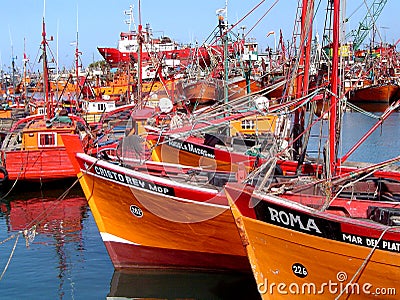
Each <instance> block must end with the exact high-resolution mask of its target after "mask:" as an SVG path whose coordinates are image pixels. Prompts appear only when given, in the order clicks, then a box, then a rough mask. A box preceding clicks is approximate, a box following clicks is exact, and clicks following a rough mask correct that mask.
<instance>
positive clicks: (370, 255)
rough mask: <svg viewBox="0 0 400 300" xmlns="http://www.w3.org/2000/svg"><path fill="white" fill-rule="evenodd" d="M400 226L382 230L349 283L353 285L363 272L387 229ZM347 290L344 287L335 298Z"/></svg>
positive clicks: (388, 228)
mask: <svg viewBox="0 0 400 300" xmlns="http://www.w3.org/2000/svg"><path fill="white" fill-rule="evenodd" d="M399 228H400V226H394V227H386V228H385V230H384V231H382V233H381V235H380V237H379V239H378V241H377V242H376V243H375V245H374V247H372V249H371V251H370V252H369V253H368V255H367V257H366V258H365V259H364V261H363V263H362V264H361V266H360V267H359V268H358V269H357V271H356V272H355V273H354V275H353V277H352V278H351V279H350V282H349V283H348V285H350V286H351V284H352V283H353V281H354V279H355V278H356V277H357V276H358V275H359V274H360V273H361V272H362V270H363V269H364V268H365V266H366V265H367V263H368V262H369V260H370V258H371V257H372V254H374V252H375V250H376V248H377V247H378V244H379V242H380V241H381V240H382V238H383V236H384V235H385V234H386V232H387V231H389V230H392V229H399ZM345 291H346V289H342V291H341V292H340V294H339V295H338V296H337V297H336V298H335V300H337V299H339V298H340V297H341V296H342V295H343V293H344V292H345Z"/></svg>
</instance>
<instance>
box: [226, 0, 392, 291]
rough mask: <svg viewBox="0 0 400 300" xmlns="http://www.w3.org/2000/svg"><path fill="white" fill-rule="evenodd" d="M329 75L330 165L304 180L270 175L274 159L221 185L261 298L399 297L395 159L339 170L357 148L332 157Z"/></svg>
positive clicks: (333, 109) (334, 80) (333, 104)
mask: <svg viewBox="0 0 400 300" xmlns="http://www.w3.org/2000/svg"><path fill="white" fill-rule="evenodd" d="M339 7H340V1H339V0H334V1H333V2H332V8H333V13H334V16H333V19H334V27H333V41H334V45H333V53H337V51H338V48H339V47H338V45H339V43H338V40H339ZM304 9H306V7H303V10H304ZM310 15H312V14H310ZM331 72H332V76H331V86H330V88H331V89H332V90H331V95H332V96H331V98H330V111H329V117H330V119H329V121H330V126H331V128H330V131H329V139H328V143H327V145H328V146H327V147H326V148H328V149H329V151H328V155H327V156H328V157H327V161H326V162H321V163H320V165H319V164H317V165H314V167H317V169H314V170H313V168H310V169H309V170H307V172H306V173H302V172H294V173H290V174H289V173H286V174H283V175H282V174H281V175H274V172H272V171H273V170H274V169H275V168H276V166H275V163H276V162H277V157H273V156H272V154H271V157H269V158H268V160H267V163H265V164H263V165H262V167H261V168H260V169H261V170H264V171H263V172H261V171H259V172H258V174H259V177H258V178H257V179H256V180H254V181H252V182H249V181H246V182H244V183H230V182H228V183H227V184H226V185H225V193H226V195H227V197H228V200H229V203H230V206H231V211H232V214H233V216H234V219H235V222H236V224H237V227H238V230H239V232H240V234H241V238H242V243H243V246H244V247H245V249H246V252H247V255H248V257H249V261H250V264H251V266H252V271H253V275H254V278H255V279H256V282H257V287H258V291H259V293H260V295H261V297H262V298H263V299H287V298H288V297H289V298H293V299H309V298H311V297H312V296H316V297H317V298H320V299H333V298H335V299H339V298H341V297H344V298H346V299H359V298H362V299H365V298H371V299H372V298H376V297H377V295H379V293H380V292H382V293H384V294H385V295H384V298H385V299H396V298H397V297H398V296H397V295H396V289H398V287H399V282H398V278H399V277H400V227H399V225H400V208H399V207H400V171H399V169H398V167H396V166H393V165H394V164H396V163H398V162H399V161H400V156H398V157H395V158H393V159H390V160H387V161H384V162H381V163H378V164H364V165H362V164H361V163H358V164H357V167H353V168H352V169H350V168H348V167H344V165H343V163H344V162H345V160H346V159H347V158H348V156H349V155H350V153H352V151H354V149H355V148H354V147H353V148H352V149H351V150H350V151H349V153H347V154H346V155H344V156H343V157H342V158H340V159H338V158H337V151H336V146H337V144H336V139H337V137H338V130H337V128H336V125H337V123H336V122H337V110H338V109H337V106H339V105H340V104H341V103H340V101H338V99H341V97H340V95H339V96H338V97H337V98H336V94H337V91H338V86H337V85H338V57H337V56H334V57H333V60H332V70H331ZM399 105H400V102H397V104H396V106H393V107H390V108H388V110H387V112H389V111H393V108H395V107H399ZM387 112H385V113H384V114H383V115H382V116H383V117H384V118H385V117H386V116H387ZM378 126H379V123H377V124H376V126H374V127H373V129H375V128H377V127H378ZM371 132H372V131H371V130H370V131H369V132H368V134H370V133H371ZM368 134H367V135H365V136H364V137H363V138H362V139H361V140H360V142H359V143H357V144H356V146H359V145H360V143H361V142H363V141H364V140H365V138H366V137H367V136H368ZM318 165H319V167H318ZM322 168H325V172H322ZM318 169H319V170H318ZM263 173H264V174H265V175H262V174H263Z"/></svg>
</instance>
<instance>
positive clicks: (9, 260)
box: [0, 231, 21, 281]
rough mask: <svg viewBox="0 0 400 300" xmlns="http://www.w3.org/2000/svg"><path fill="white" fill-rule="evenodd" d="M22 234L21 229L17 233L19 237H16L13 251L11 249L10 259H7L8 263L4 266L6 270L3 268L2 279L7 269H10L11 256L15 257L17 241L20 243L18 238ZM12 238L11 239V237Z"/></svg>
mask: <svg viewBox="0 0 400 300" xmlns="http://www.w3.org/2000/svg"><path fill="white" fill-rule="evenodd" d="M20 234H21V231H20V232H19V233H18V234H17V236H16V237H17V238H16V239H15V243H14V246H13V249H12V251H11V254H10V257H9V258H8V261H7V263H6V265H5V267H4V270H3V272H2V273H1V275H0V281H1V280H2V279H3V276H4V274H5V273H6V271H7V269H8V266H9V265H10V262H11V258H12V257H13V255H14V253H15V248H16V247H17V243H18V239H19V236H20ZM13 237H14V236H12V237H11V238H13ZM11 238H10V239H11Z"/></svg>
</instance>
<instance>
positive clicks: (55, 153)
mask: <svg viewBox="0 0 400 300" xmlns="http://www.w3.org/2000/svg"><path fill="white" fill-rule="evenodd" d="M45 32H46V31H45V22H44V18H43V34H42V36H43V41H42V47H43V54H42V59H43V74H44V76H43V77H44V81H45V84H44V86H45V87H46V89H45V91H44V100H43V104H44V105H43V106H42V108H43V115H33V116H28V117H25V118H22V119H20V120H19V121H18V122H16V123H15V124H14V125H13V126H12V128H11V130H10V131H9V133H8V134H7V135H6V136H5V138H4V141H3V143H2V145H1V152H0V154H1V164H2V165H1V167H0V173H1V175H2V178H1V181H7V180H10V181H36V182H45V181H53V180H60V179H66V178H73V177H75V176H76V173H75V172H74V168H73V166H72V163H71V161H70V160H69V157H68V154H67V153H66V151H65V146H64V144H63V142H62V140H61V134H67V133H69V134H75V135H76V136H77V137H79V139H81V140H82V141H84V143H85V144H86V143H87V142H88V140H89V138H90V129H89V128H88V127H87V126H86V122H85V121H84V120H83V119H82V118H81V117H79V116H76V115H74V114H68V113H67V111H66V110H65V109H63V110H61V111H60V112H59V113H57V114H56V113H55V107H54V106H53V105H54V101H53V100H50V98H51V97H50V91H49V90H48V87H49V84H48V68H47V54H46V46H47V40H46V36H45V35H46V34H45Z"/></svg>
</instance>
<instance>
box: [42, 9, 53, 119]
mask: <svg viewBox="0 0 400 300" xmlns="http://www.w3.org/2000/svg"><path fill="white" fill-rule="evenodd" d="M46 44H47V41H46V25H45V22H44V14H43V21H42V51H43V52H42V60H43V93H44V103H45V108H46V113H45V114H44V115H45V117H46V118H47V119H51V118H52V109H51V103H50V99H49V93H50V91H49V90H50V86H49V70H48V68H47V53H46Z"/></svg>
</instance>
